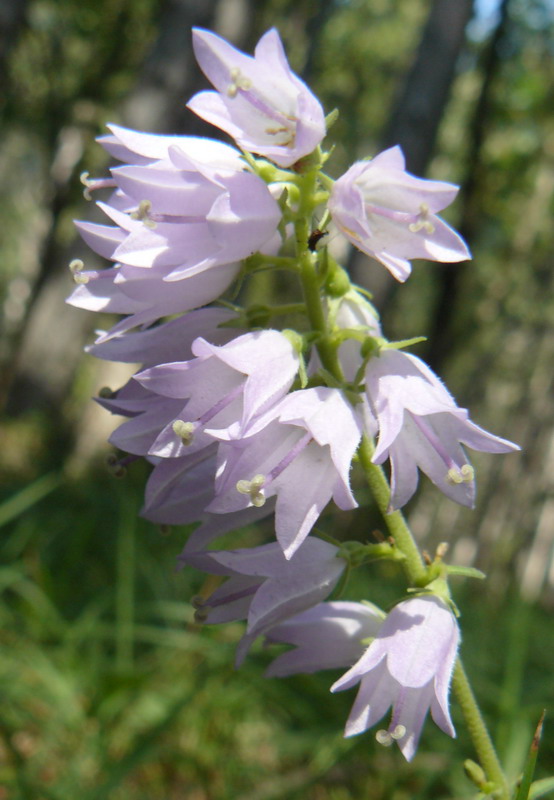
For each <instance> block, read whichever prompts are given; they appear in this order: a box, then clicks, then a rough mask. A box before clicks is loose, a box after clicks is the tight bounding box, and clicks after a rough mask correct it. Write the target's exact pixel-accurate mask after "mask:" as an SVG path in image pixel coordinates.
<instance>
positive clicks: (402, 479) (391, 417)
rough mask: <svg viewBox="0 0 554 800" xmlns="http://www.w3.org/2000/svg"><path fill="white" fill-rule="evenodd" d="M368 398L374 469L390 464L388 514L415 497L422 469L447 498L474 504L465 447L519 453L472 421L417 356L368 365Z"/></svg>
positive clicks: (392, 353) (397, 354)
mask: <svg viewBox="0 0 554 800" xmlns="http://www.w3.org/2000/svg"><path fill="white" fill-rule="evenodd" d="M365 385H366V395H367V398H368V400H369V405H370V407H371V410H372V412H373V415H374V417H375V418H376V420H377V425H378V428H379V437H378V439H377V447H376V450H375V453H374V455H373V461H374V463H376V464H382V463H383V462H384V461H385V460H386V459H387V458H389V459H390V464H391V499H390V510H393V509H396V508H400V507H401V506H403V505H404V504H405V503H406V502H407V501H408V500H409V499H410V497H411V496H412V495H413V493H414V492H415V490H416V488H417V483H418V467H419V469H421V470H422V471H423V472H425V474H426V475H428V477H429V478H430V479H431V480H432V481H433V483H434V484H435V485H436V486H437V487H438V488H439V489H440V490H441V491H442V492H444V494H445V495H447V496H448V497H450V498H451V499H452V500H455V501H456V502H457V503H461V504H462V505H465V506H470V507H472V506H473V504H474V501H475V480H474V471H473V468H472V466H471V465H470V463H469V462H468V460H467V456H466V454H465V452H464V449H463V447H462V445H465V446H467V447H470V448H472V449H473V450H480V451H482V452H485V453H509V452H511V451H514V450H519V447H518V446H517V445H516V444H514V443H513V442H509V441H508V440H506V439H501V438H500V437H499V436H494V435H493V434H492V433H488V432H487V431H485V430H483V429H482V428H480V427H479V426H478V425H475V424H474V423H473V422H471V421H470V419H469V414H468V411H467V409H465V408H459V407H458V406H457V405H456V403H455V401H454V399H453V398H452V396H451V395H450V394H449V392H448V391H447V389H446V388H445V387H444V385H443V384H442V383H441V381H440V380H439V378H437V376H436V375H435V374H434V373H433V372H432V371H431V370H430V369H429V367H428V366H427V365H426V364H425V363H424V362H423V361H422V360H421V359H420V358H417V357H416V356H413V355H411V354H409V353H405V352H403V351H400V350H392V349H390V350H383V351H381V353H380V355H379V356H375V357H373V358H371V359H370V360H369V361H368V364H367V367H366V384H365Z"/></svg>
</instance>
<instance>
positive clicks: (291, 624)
mask: <svg viewBox="0 0 554 800" xmlns="http://www.w3.org/2000/svg"><path fill="white" fill-rule="evenodd" d="M308 541H309V540H308ZM383 618H384V614H382V613H381V612H380V611H379V610H378V609H377V608H375V606H373V605H371V604H370V603H353V602H349V601H346V600H336V601H334V602H330V603H318V605H317V606H314V607H313V608H310V609H308V610H307V611H303V612H302V613H300V614H296V616H294V617H291V618H290V619H287V620H286V621H285V622H281V623H280V624H279V625H275V626H273V627H272V628H270V629H269V630H268V631H267V633H266V635H265V639H266V642H267V643H268V644H291V645H294V649H292V650H288V651H287V652H286V653H281V655H279V656H277V658H275V659H274V660H273V661H272V662H271V664H270V665H269V667H268V668H267V670H266V673H265V674H266V676H267V677H268V678H273V677H278V678H283V677H286V676H288V675H294V674H296V673H298V672H304V673H311V672H319V670H322V669H336V668H337V667H349V666H351V665H352V664H354V663H355V662H356V661H357V660H358V659H359V658H360V656H362V655H363V653H364V652H365V650H366V648H367V639H370V638H371V639H373V638H374V637H375V636H377V633H378V632H379V629H380V627H381V625H382V622H383Z"/></svg>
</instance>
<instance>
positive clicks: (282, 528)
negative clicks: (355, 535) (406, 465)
mask: <svg viewBox="0 0 554 800" xmlns="http://www.w3.org/2000/svg"><path fill="white" fill-rule="evenodd" d="M210 433H211V434H212V435H213V436H219V437H220V438H221V439H222V443H221V444H220V447H219V452H218V460H219V465H218V470H217V478H216V496H215V499H214V500H213V502H211V503H210V505H209V506H208V507H207V508H206V511H209V512H212V513H215V514H226V513H229V512H231V511H237V510H239V509H240V508H246V507H247V506H249V505H260V506H262V505H263V504H264V503H265V502H266V499H267V498H269V497H272V496H273V495H277V503H276V511H275V530H276V535H277V540H278V541H279V543H280V545H281V547H282V549H283V551H284V553H285V555H286V557H287V558H291V556H292V555H293V554H294V552H295V551H296V550H297V549H298V547H299V546H300V545H301V543H302V542H303V541H304V539H305V538H306V536H307V535H308V534H309V532H310V530H311V529H312V527H313V525H314V524H315V522H316V520H317V518H318V517H319V515H320V514H321V512H322V511H323V509H324V507H325V506H326V505H327V503H328V502H329V500H330V499H331V498H333V499H334V501H335V503H336V504H337V506H338V507H339V508H342V509H351V508H355V507H356V506H357V503H356V501H355V499H354V497H353V495H352V492H351V490H350V479H349V473H350V465H351V462H352V458H353V457H354V454H355V452H356V448H357V446H358V444H359V441H360V437H361V428H360V423H359V421H358V417H357V415H356V413H355V411H354V409H353V407H352V406H351V405H350V403H349V402H348V400H347V399H346V398H345V397H344V396H343V394H342V392H341V391H340V390H338V389H330V388H326V387H317V388H313V389H302V390H299V391H296V392H292V394H289V395H288V396H287V397H285V398H284V399H283V400H282V401H281V402H280V403H279V404H278V405H277V406H275V407H274V408H272V409H271V410H270V411H269V412H268V413H267V414H265V415H260V416H259V417H258V418H257V419H256V420H255V421H254V422H253V423H252V424H251V425H250V426H249V427H247V428H245V429H244V430H243V438H241V439H237V438H233V437H232V436H230V435H229V431H210Z"/></svg>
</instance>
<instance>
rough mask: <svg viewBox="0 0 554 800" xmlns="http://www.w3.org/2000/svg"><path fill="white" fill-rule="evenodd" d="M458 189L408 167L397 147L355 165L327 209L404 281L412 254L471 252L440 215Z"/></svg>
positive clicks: (448, 258)
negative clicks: (412, 170)
mask: <svg viewBox="0 0 554 800" xmlns="http://www.w3.org/2000/svg"><path fill="white" fill-rule="evenodd" d="M457 192H458V187H457V186H454V185H452V184H450V183H444V182H442V181H430V180H424V179H422V178H416V177H415V176H413V175H410V173H408V172H406V170H405V160H404V156H403V154H402V150H401V149H400V147H398V146H396V147H391V148H390V149H388V150H385V151H384V152H382V153H380V154H379V155H377V156H376V157H375V158H374V159H372V160H371V161H358V162H356V163H355V164H354V165H353V166H351V167H350V169H349V170H348V171H347V172H345V174H344V175H342V177H340V178H339V179H338V180H337V181H336V183H335V184H334V186H333V189H332V191H331V196H330V198H329V210H330V212H331V214H332V217H333V220H334V222H335V224H336V225H337V227H338V228H339V230H340V231H341V233H343V234H344V236H346V237H347V239H349V240H350V241H351V242H352V244H353V245H354V246H355V247H357V248H358V249H359V250H362V251H363V252H364V253H367V254H368V255H369V256H372V257H373V258H375V259H377V260H378V261H380V262H381V263H382V264H384V265H385V267H387V269H388V270H389V271H390V272H391V273H392V275H394V277H395V278H396V279H397V280H399V281H405V280H406V278H407V277H408V275H409V274H410V272H411V264H410V259H412V258H425V259H430V260H431V261H444V262H452V261H465V260H466V259H468V258H470V257H471V256H470V253H469V250H468V248H467V246H466V244H465V242H464V240H463V239H462V238H461V237H460V236H459V235H458V234H457V233H456V231H454V230H453V229H452V228H451V227H450V226H449V225H447V224H446V222H444V220H442V219H441V218H440V217H438V216H437V212H438V211H441V210H442V209H443V208H446V206H448V205H450V203H451V202H452V201H453V200H454V198H455V196H456V194H457Z"/></svg>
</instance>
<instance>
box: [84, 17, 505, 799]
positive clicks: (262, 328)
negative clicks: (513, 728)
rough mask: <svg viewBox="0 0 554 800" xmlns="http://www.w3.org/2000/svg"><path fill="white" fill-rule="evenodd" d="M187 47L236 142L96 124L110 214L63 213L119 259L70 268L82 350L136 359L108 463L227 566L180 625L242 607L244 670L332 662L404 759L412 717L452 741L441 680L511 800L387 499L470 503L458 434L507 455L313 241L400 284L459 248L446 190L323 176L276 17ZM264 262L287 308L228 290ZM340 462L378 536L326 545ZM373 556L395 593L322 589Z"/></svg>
mask: <svg viewBox="0 0 554 800" xmlns="http://www.w3.org/2000/svg"><path fill="white" fill-rule="evenodd" d="M193 42H194V49H195V53H196V56H197V59H198V62H199V64H200V67H201V68H202V70H203V72H204V73H205V75H206V76H207V77H208V79H209V80H210V81H211V83H212V84H213V86H214V91H211V90H210V91H203V92H200V93H199V94H197V95H195V96H194V97H193V98H192V99H191V100H190V102H189V104H188V105H189V108H190V109H191V110H192V111H194V112H195V113H196V114H198V115H199V116H201V117H203V118H204V119H205V120H207V121H208V122H211V123H212V124H214V125H215V126H216V127H218V128H220V129H221V130H223V131H225V132H226V133H227V134H229V136H230V137H231V138H232V139H233V140H234V142H235V144H236V145H237V147H233V146H231V145H226V144H222V143H220V142H218V141H213V140H210V139H199V138H195V137H187V136H174V137H171V136H159V135H153V134H145V133H138V132H135V131H130V130H126V129H124V128H121V127H118V126H115V125H112V126H110V130H111V133H110V134H109V135H107V136H103V137H101V139H100V141H101V144H102V145H103V146H104V147H105V148H106V150H107V151H108V152H109V153H110V154H111V155H112V156H114V157H115V158H116V159H118V160H119V161H122V162H123V163H124V166H119V167H115V168H113V169H112V170H111V178H108V179H100V180H92V179H89V178H88V177H85V178H84V180H85V182H86V185H87V194H90V192H92V191H96V190H103V189H106V188H107V189H110V190H111V194H110V196H109V197H108V198H107V199H106V200H105V201H104V202H101V203H99V205H100V207H101V209H102V210H103V211H104V212H105V214H106V215H107V217H108V218H109V220H110V221H111V224H108V225H100V224H93V223H88V222H80V223H78V227H79V230H80V232H81V234H82V236H83V237H84V239H85V240H86V241H87V243H88V244H89V245H90V246H91V247H92V248H93V249H94V250H96V251H97V252H98V253H99V254H100V255H102V256H104V257H106V258H108V259H110V260H111V261H112V262H113V265H112V266H111V267H108V268H107V269H103V270H97V271H92V270H86V269H85V268H84V265H83V264H82V263H81V262H73V263H72V265H71V266H72V271H73V273H74V277H75V280H76V283H77V287H76V288H75V290H74V292H73V294H72V295H71V297H70V298H69V302H70V303H72V304H73V305H75V306H79V307H82V308H88V309H91V310H94V311H113V312H116V313H119V314H122V315H124V316H123V318H122V319H121V320H120V321H119V322H118V323H117V324H115V325H114V327H112V328H111V329H110V330H108V331H105V332H100V333H99V334H98V337H97V339H96V342H95V343H94V344H93V345H92V346H91V347H90V348H89V351H90V352H91V353H93V354H94V355H96V356H98V357H100V358H107V359H112V360H119V361H123V362H139V363H141V364H142V367H141V369H140V370H139V371H138V372H137V373H136V374H135V375H134V377H133V378H131V379H130V380H129V381H128V383H127V384H125V386H123V387H122V388H121V389H119V390H118V391H116V392H113V393H106V392H104V393H103V394H102V397H100V398H99V402H100V403H101V404H102V405H104V406H105V407H106V408H107V409H109V410H110V411H112V412H113V413H116V414H119V415H122V416H124V417H125V418H126V419H125V421H124V422H123V423H122V424H121V425H120V426H119V428H118V429H117V430H116V431H115V432H114V434H113V435H112V437H111V442H112V443H113V444H114V445H115V446H116V447H118V448H119V449H121V450H123V451H126V452H127V454H128V456H126V457H125V458H123V459H122V460H121V462H119V466H120V468H122V467H123V464H124V463H126V461H128V460H130V459H133V458H138V457H143V458H145V459H148V460H149V461H150V462H151V463H152V464H153V469H152V472H151V475H150V478H149V480H148V483H147V486H146V493H145V505H144V508H143V510H142V513H143V515H144V516H145V517H147V518H148V519H151V520H153V521H156V522H161V523H164V524H170V525H173V524H176V525H178V524H188V523H195V524H196V525H197V527H196V528H195V530H194V531H193V532H192V533H191V534H190V536H189V538H188V540H187V541H186V542H185V544H184V549H183V552H182V554H181V556H180V557H179V563H180V565H181V566H182V567H186V568H189V569H196V570H199V571H202V572H205V573H208V574H210V575H215V576H219V578H220V579H221V581H222V582H221V583H220V585H219V586H218V587H217V588H216V589H215V590H214V591H213V592H212V593H211V594H210V595H209V596H201V597H199V598H197V599H196V600H195V601H194V602H195V605H196V608H197V612H196V618H197V620H199V621H202V622H206V623H208V624H216V623H222V622H226V621H230V620H242V619H244V620H246V622H247V628H246V633H245V635H244V637H243V639H242V640H241V643H240V644H239V647H238V651H237V664H240V663H242V661H243V660H244V658H245V657H246V655H247V651H248V649H249V648H250V647H251V645H252V644H253V643H254V641H255V640H256V639H257V638H258V637H261V636H263V637H264V639H265V643H266V645H267V646H268V647H270V646H272V645H273V644H276V643H277V644H285V645H289V646H290V648H289V649H288V650H287V651H286V652H281V653H280V654H279V655H277V657H276V658H275V660H274V661H273V662H272V663H271V664H270V666H269V668H268V670H267V674H268V675H269V676H283V675H290V674H293V673H294V672H315V671H317V670H320V669H331V668H335V669H336V668H343V669H344V668H346V670H347V671H346V672H345V673H344V675H343V676H342V677H339V678H338V679H337V680H336V681H335V682H334V683H333V684H332V686H331V691H333V692H335V691H339V690H344V689H348V688H350V687H353V686H354V685H356V684H358V683H359V690H358V696H357V698H356V700H355V702H354V706H353V709H352V712H351V714H350V717H349V719H348V722H347V725H346V735H347V736H351V735H354V734H359V733H362V732H364V731H365V730H366V729H367V728H369V727H371V726H373V725H374V724H375V723H377V722H378V721H379V720H380V719H381V718H382V717H383V716H384V715H385V714H386V713H387V711H388V709H389V708H390V707H391V706H392V719H391V722H390V724H389V725H388V727H387V729H386V730H380V731H379V732H378V733H377V740H378V742H380V743H381V744H383V745H388V744H391V743H393V742H395V741H396V742H397V743H398V745H399V747H400V750H401V752H402V753H403V755H404V756H405V758H406V759H408V760H409V759H411V758H413V757H414V755H415V752H416V748H417V745H418V741H419V738H420V734H421V731H422V728H423V724H424V721H425V718H426V715H427V711H428V710H430V711H431V716H432V717H433V719H434V721H435V722H436V724H437V725H438V726H439V728H440V729H441V730H442V731H444V732H445V733H446V734H448V735H449V736H454V735H455V731H454V726H453V724H452V721H451V718H450V711H449V690H450V686H451V684H452V685H453V688H454V690H455V693H456V696H457V698H458V700H459V703H460V705H461V708H462V712H463V714H464V716H465V718H466V720H467V721H468V724H469V728H470V732H471V734H472V737H473V741H474V745H475V748H476V751H477V754H478V757H479V759H480V761H481V766H482V769H481V771H479V769H478V768H477V765H473V767H472V768H471V769H470V770H469V772H470V774H471V775H472V776H473V778H474V780H475V782H476V783H477V784H478V786H479V788H480V790H481V791H483V792H489V793H493V794H494V796H496V797H498V798H503V799H504V800H506V799H507V798H508V797H510V796H511V794H510V791H511V790H510V788H509V786H508V783H507V780H506V778H505V776H504V773H503V771H502V769H501V766H500V764H499V762H498V759H497V757H496V754H495V752H494V748H493V747H492V745H491V743H490V739H489V737H488V734H487V731H486V728H485V727H484V723H483V721H482V718H481V717H480V715H479V712H478V709H477V706H476V704H475V700H474V698H473V695H472V693H471V690H470V689H469V685H468V683H467V679H466V676H465V673H464V671H463V668H462V666H461V662H460V661H459V659H458V658H457V653H458V645H459V640H460V631H459V627H458V612H457V610H456V607H455V606H454V604H453V602H452V600H451V597H450V591H449V586H448V579H449V575H450V574H452V573H457V574H460V573H462V574H463V572H464V570H462V569H461V568H459V567H454V566H450V565H447V564H445V563H444V559H443V557H444V554H445V551H446V548H445V547H441V549H440V550H439V552H438V553H437V556H436V558H435V560H434V561H431V559H428V560H427V561H425V560H424V559H423V557H422V555H421V554H420V552H419V550H418V548H417V546H416V544H415V541H414V539H413V536H412V534H411V532H410V530H409V528H408V527H407V525H406V522H405V521H404V518H403V516H402V515H401V513H400V511H399V509H400V508H401V507H402V506H403V505H404V504H405V503H406V502H407V501H408V500H409V499H410V497H411V496H412V494H413V493H414V491H415V489H416V486H417V483H418V478H419V472H420V471H421V472H424V473H425V474H426V475H427V476H428V477H429V478H430V479H431V481H432V482H433V483H434V484H435V485H436V486H437V487H438V489H439V490H440V491H442V492H443V493H444V494H445V495H447V496H448V497H449V498H450V499H452V500H453V501H455V502H458V503H461V504H464V505H468V506H472V505H473V503H474V498H475V475H474V470H473V468H472V466H471V465H470V463H469V460H468V457H467V455H466V452H465V449H464V448H470V449H474V450H479V451H484V452H489V453H509V452H511V451H515V450H517V449H519V448H518V447H517V445H515V444H513V443H512V442H510V441H508V440H506V439H504V438H500V437H499V436H496V435H494V434H492V433H489V432H487V431H485V430H483V429H482V428H480V427H479V426H477V425H476V424H475V423H473V422H472V421H471V420H470V418H469V413H468V411H467V410H466V409H464V408H460V407H458V406H457V405H456V403H455V401H454V399H453V398H452V396H451V395H450V393H449V392H448V390H447V389H446V388H445V386H444V385H443V384H442V382H441V381H440V379H439V378H438V377H437V376H436V375H434V374H433V372H432V371H431V370H430V369H429V367H428V366H427V365H426V364H425V363H424V362H423V361H422V360H421V359H419V358H417V357H416V356H413V355H411V354H410V353H408V352H405V349H406V347H408V346H409V345H410V342H390V341H388V340H387V339H386V338H385V337H384V335H383V332H382V330H381V326H380V323H379V316H378V313H377V311H376V309H375V308H374V307H373V305H372V304H371V302H370V300H369V299H368V296H367V292H365V291H364V290H363V289H360V288H359V287H357V286H355V285H354V284H353V283H352V281H351V279H350V277H349V275H348V274H347V272H346V271H345V270H344V269H343V268H342V267H341V266H340V265H339V264H338V263H337V262H336V261H335V259H334V258H333V256H332V255H331V253H330V252H329V250H328V247H327V246H326V240H325V239H324V236H325V235H326V234H328V233H329V232H331V231H334V232H336V233H337V235H342V236H344V237H346V238H347V239H348V240H349V241H350V242H351V243H352V244H353V245H354V246H355V247H358V248H359V249H360V250H362V251H363V252H364V253H367V254H368V255H370V256H372V257H373V258H374V259H376V260H377V261H379V262H381V264H383V265H384V266H385V267H386V268H387V269H388V270H390V272H391V273H392V275H393V276H394V277H395V278H396V279H397V280H399V281H404V280H406V278H407V277H408V276H409V274H410V270H411V263H410V259H412V258H427V259H432V260H436V261H444V262H456V261H462V260H465V259H467V258H469V251H468V248H467V246H466V244H465V243H464V241H463V239H462V238H461V237H460V236H459V235H458V234H457V233H456V232H455V231H454V230H453V229H452V228H451V227H450V226H449V225H447V224H446V223H445V222H444V221H443V220H442V219H441V218H440V217H439V216H438V212H440V211H441V210H442V209H444V208H445V207H446V206H447V205H449V204H450V203H451V202H452V201H453V200H454V198H455V196H456V192H457V188H456V187H455V186H453V185H451V184H448V183H444V182H439V181H428V180H424V179H421V178H416V177H414V176H413V175H410V174H409V173H408V172H407V171H406V169H405V162H404V157H403V155H402V152H401V150H400V148H399V147H393V148H391V149H389V150H387V151H385V152H383V153H381V154H379V155H377V156H376V157H375V158H373V159H372V160H363V161H359V162H357V163H356V164H354V165H353V166H352V167H351V168H350V169H349V170H348V171H347V172H346V173H345V174H344V175H343V176H342V177H339V178H338V180H336V181H333V180H332V179H331V178H330V177H329V176H328V175H327V174H326V173H325V172H324V171H323V167H324V165H325V163H326V162H327V160H328V159H329V156H330V151H329V150H324V149H323V147H322V142H323V139H324V138H325V136H326V134H327V124H328V123H329V122H330V118H327V119H326V118H325V116H324V113H323V110H322V107H321V104H320V103H319V101H318V100H317V98H316V97H315V96H314V95H313V94H312V92H311V91H310V90H309V88H308V87H307V86H306V85H305V84H304V83H303V82H302V81H301V80H300V79H299V78H298V77H297V76H296V75H295V74H294V73H293V72H292V71H291V69H290V67H289V65H288V62H287V60H286V56H285V54H284V50H283V46H282V44H281V41H280V38H279V35H278V33H277V32H276V31H275V30H270V31H268V32H267V33H266V34H265V35H264V36H263V37H262V39H261V40H260V42H259V43H258V45H257V47H256V51H255V55H254V57H250V56H247V55H245V54H243V53H240V52H239V51H237V50H236V49H235V48H234V47H232V46H231V45H230V44H228V43H227V42H225V41H224V40H222V39H221V38H220V37H218V36H216V35H215V34H213V33H210V32H208V31H203V30H195V31H194V32H193ZM237 148H238V149H237ZM268 269H270V270H286V271H287V272H288V274H289V275H291V276H293V277H294V279H295V280H296V281H297V285H298V288H299V290H300V295H301V299H300V301H299V302H298V303H295V304H292V305H291V304H289V305H286V306H279V305H276V304H268V305H267V306H263V307H261V306H259V305H258V306H254V307H248V306H246V307H241V306H239V305H238V304H237V303H236V302H233V300H232V298H233V297H234V295H229V294H228V295H227V296H226V297H224V293H225V292H226V291H227V290H228V289H229V288H230V287H231V286H233V285H234V284H237V283H238V282H243V281H245V280H247V279H248V278H249V277H250V276H251V275H253V274H255V273H256V272H258V271H260V270H268ZM229 298H231V299H229ZM292 311H293V312H294V314H295V318H297V319H298V318H301V319H302V320H303V322H302V323H301V325H300V326H297V327H298V329H294V330H293V329H291V328H287V327H285V325H284V324H279V320H285V319H287V315H288V314H289V313H290V312H292ZM175 315H179V316H175ZM386 461H389V463H390V480H391V483H390V486H389V483H388V481H387V478H386V477H385V473H384V472H383V470H382V468H381V466H380V465H381V464H383V463H384V462H386ZM354 463H355V464H356V465H357V467H359V469H360V470H361V472H362V473H363V475H364V476H365V479H366V480H367V483H368V485H369V488H370V490H371V491H372V493H373V496H374V499H375V503H376V505H377V506H378V508H379V510H380V512H381V513H382V515H383V521H384V524H385V525H386V527H387V529H388V534H389V536H388V540H386V541H382V542H379V543H377V544H361V543H359V542H341V541H338V540H337V541H335V540H333V541H324V540H323V538H322V537H321V535H320V532H318V531H317V530H316V529H315V527H314V526H315V525H316V523H317V520H318V518H319V516H320V515H321V513H322V512H323V510H324V509H325V507H326V506H327V504H328V503H329V502H331V501H333V502H334V504H335V505H336V506H338V508H340V509H343V510H347V509H353V508H355V507H357V505H358V501H357V500H356V492H355V489H354V488H353V486H352V483H351V473H352V469H353V465H354ZM270 517H271V518H273V520H274V528H275V538H274V539H272V540H271V541H270V542H267V543H265V544H261V545H258V546H256V547H252V548H242V549H235V550H224V549H213V543H214V541H215V540H217V539H218V538H219V537H221V536H222V535H223V534H228V533H230V532H233V531H236V530H237V529H239V528H240V527H241V526H244V525H246V524H249V523H252V522H255V521H257V520H260V519H262V518H270ZM324 538H326V539H329V537H324ZM374 559H384V560H390V561H391V562H396V563H397V564H398V565H399V566H400V568H401V569H403V570H404V573H405V576H406V579H407V582H408V592H409V595H410V596H409V597H408V599H403V600H402V601H401V602H399V603H397V604H396V605H395V606H394V607H393V608H392V609H391V610H390V611H389V613H388V614H385V613H384V612H383V611H381V610H379V609H378V608H376V607H375V606H374V605H372V604H371V603H368V602H353V601H347V600H337V599H336V597H337V596H338V595H339V593H341V592H344V591H345V587H346V583H347V578H348V575H349V574H350V572H351V571H352V570H353V569H354V568H356V567H359V566H360V565H361V564H363V563H365V562H367V561H370V560H374ZM465 573H466V575H468V576H470V577H471V576H473V577H477V575H476V571H471V570H465ZM329 597H332V599H329Z"/></svg>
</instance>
